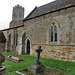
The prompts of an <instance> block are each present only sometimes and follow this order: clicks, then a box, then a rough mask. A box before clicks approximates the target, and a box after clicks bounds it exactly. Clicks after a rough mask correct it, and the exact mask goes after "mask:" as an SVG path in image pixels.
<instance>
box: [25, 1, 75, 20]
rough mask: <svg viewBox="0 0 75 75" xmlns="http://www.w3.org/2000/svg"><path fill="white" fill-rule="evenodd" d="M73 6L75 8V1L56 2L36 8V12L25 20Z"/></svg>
mask: <svg viewBox="0 0 75 75" xmlns="http://www.w3.org/2000/svg"><path fill="white" fill-rule="evenodd" d="M71 6H75V0H56V1H53V2H50V3H48V4H46V5H43V6H40V7H36V8H34V10H33V11H32V12H31V13H30V14H29V15H28V16H27V17H26V18H25V19H24V21H25V20H28V19H31V18H35V17H37V16H40V15H43V14H46V13H50V12H52V11H56V10H58V9H63V8H67V7H71Z"/></svg>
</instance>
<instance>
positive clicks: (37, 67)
mask: <svg viewBox="0 0 75 75" xmlns="http://www.w3.org/2000/svg"><path fill="white" fill-rule="evenodd" d="M35 52H37V54H36V60H35V61H34V62H33V63H32V64H31V65H30V67H28V71H31V72H33V73H40V72H42V71H43V66H42V64H41V62H40V61H39V58H40V52H42V49H41V46H38V49H36V50H35Z"/></svg>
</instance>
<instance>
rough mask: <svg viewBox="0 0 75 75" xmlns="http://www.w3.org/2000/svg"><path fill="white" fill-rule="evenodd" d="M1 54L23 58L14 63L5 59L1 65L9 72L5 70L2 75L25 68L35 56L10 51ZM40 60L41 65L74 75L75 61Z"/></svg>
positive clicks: (12, 74)
mask: <svg viewBox="0 0 75 75" xmlns="http://www.w3.org/2000/svg"><path fill="white" fill-rule="evenodd" d="M2 54H3V55H4V56H5V57H7V56H9V55H14V56H17V57H20V58H22V59H23V61H21V62H18V63H14V62H12V61H8V60H5V62H4V63H3V64H2V65H4V66H5V67H6V68H7V69H8V70H10V72H7V73H5V74H3V75H17V74H16V73H15V71H17V70H19V69H23V68H27V67H28V66H30V64H31V63H32V62H33V61H35V59H36V57H35V56H30V55H17V54H14V53H10V52H2ZM40 61H41V63H42V64H43V65H46V66H50V67H53V68H56V69H60V70H62V71H65V72H66V73H67V75H75V62H69V61H61V60H54V59H49V58H42V57H41V58H40Z"/></svg>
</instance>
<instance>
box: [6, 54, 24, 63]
mask: <svg viewBox="0 0 75 75" xmlns="http://www.w3.org/2000/svg"><path fill="white" fill-rule="evenodd" d="M6 59H7V60H9V61H13V62H20V61H23V60H22V59H21V58H19V57H16V56H13V55H10V56H8V57H7V58H6Z"/></svg>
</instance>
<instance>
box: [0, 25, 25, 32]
mask: <svg viewBox="0 0 75 75" xmlns="http://www.w3.org/2000/svg"><path fill="white" fill-rule="evenodd" d="M23 26H24V25H20V26H16V27H11V28H7V29H3V30H0V31H5V30H10V29H14V28H19V27H23Z"/></svg>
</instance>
